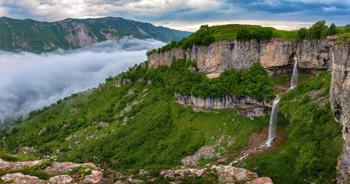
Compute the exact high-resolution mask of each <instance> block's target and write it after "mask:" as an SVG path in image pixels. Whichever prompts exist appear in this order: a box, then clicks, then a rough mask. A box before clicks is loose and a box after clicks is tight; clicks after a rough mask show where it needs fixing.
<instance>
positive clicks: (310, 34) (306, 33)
mask: <svg viewBox="0 0 350 184" xmlns="http://www.w3.org/2000/svg"><path fill="white" fill-rule="evenodd" d="M337 33H338V31H337V27H336V25H335V24H334V23H332V24H331V25H330V27H328V26H327V25H326V21H324V20H321V21H318V22H316V23H315V24H314V25H312V26H311V27H310V28H309V29H306V28H301V29H300V30H299V31H298V39H299V40H304V39H321V38H325V37H326V36H332V35H336V34H337Z"/></svg>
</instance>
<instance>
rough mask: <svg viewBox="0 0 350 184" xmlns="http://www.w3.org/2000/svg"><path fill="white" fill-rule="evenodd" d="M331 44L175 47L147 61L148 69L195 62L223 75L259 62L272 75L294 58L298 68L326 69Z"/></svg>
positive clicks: (280, 41)
mask: <svg viewBox="0 0 350 184" xmlns="http://www.w3.org/2000/svg"><path fill="white" fill-rule="evenodd" d="M330 42H331V41H330V40H328V39H321V40H304V41H300V42H297V41H291V40H283V39H279V38H273V39H271V40H270V41H256V40H250V41H237V40H232V41H217V42H213V43H211V44H210V45H208V46H193V47H192V48H188V49H181V48H174V49H171V50H169V51H165V52H163V53H153V54H151V55H150V56H149V57H148V61H149V66H150V67H158V66H161V65H170V64H171V63H172V62H173V61H175V60H177V59H185V58H187V59H191V60H194V61H196V63H197V68H198V70H199V71H201V72H205V73H207V74H211V73H222V72H223V71H225V70H227V69H232V68H234V69H242V68H249V67H251V66H252V65H253V64H254V63H257V62H260V63H261V65H262V66H263V67H264V68H266V69H267V70H268V71H270V72H271V73H270V74H275V73H284V72H287V71H289V70H291V69H292V64H293V63H294V56H297V58H298V65H299V67H300V68H303V69H307V70H319V69H329V68H330V67H331V54H330V53H331V49H330V48H331V45H330Z"/></svg>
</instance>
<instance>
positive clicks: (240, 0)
mask: <svg viewBox="0 0 350 184" xmlns="http://www.w3.org/2000/svg"><path fill="white" fill-rule="evenodd" d="M0 16H8V17H13V18H32V19H37V20H45V21H55V20H60V19H64V18H68V17H73V18H87V17H103V16H120V17H124V18H128V19H135V20H139V21H146V22H151V23H154V24H156V25H163V26H168V27H172V28H177V29H182V30H190V31H193V30H195V29H196V28H198V26H199V25H201V24H210V25H213V24H223V23H246V24H260V25H266V26H274V27H277V28H282V29H293V28H299V27H303V26H308V25H310V24H311V23H312V22H314V21H316V20H320V19H324V20H327V21H329V22H335V23H336V24H337V25H344V24H347V23H350V19H349V18H350V0H0Z"/></svg>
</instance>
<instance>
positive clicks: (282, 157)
mask: <svg viewBox="0 0 350 184" xmlns="http://www.w3.org/2000/svg"><path fill="white" fill-rule="evenodd" d="M330 80H331V76H330V74H329V73H328V72H321V73H318V74H317V75H316V76H314V77H312V78H310V79H309V80H307V81H306V82H305V83H303V84H301V85H299V86H298V87H297V88H296V89H294V90H290V91H289V92H287V93H285V94H283V95H282V96H281V97H282V98H281V102H280V113H281V115H282V116H285V117H287V118H288V119H289V122H288V125H287V126H286V131H287V133H288V135H287V139H286V140H285V142H284V143H282V144H281V145H279V146H278V147H277V148H274V149H272V150H270V151H268V152H266V153H263V154H260V155H257V156H255V157H252V158H250V159H248V160H247V161H246V162H244V163H243V164H241V166H244V167H247V168H250V169H253V170H257V171H259V173H261V174H263V175H267V176H270V177H272V179H273V181H274V182H275V183H281V184H290V183H300V184H301V183H316V184H318V183H319V184H330V183H335V178H336V169H335V168H336V162H337V157H338V156H339V155H340V154H341V148H342V140H341V127H340V125H339V124H338V123H336V122H335V120H334V117H333V114H332V112H331V109H330V104H329V100H328V99H329V98H328V93H329V87H330Z"/></svg>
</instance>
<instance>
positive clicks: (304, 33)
mask: <svg viewBox="0 0 350 184" xmlns="http://www.w3.org/2000/svg"><path fill="white" fill-rule="evenodd" d="M307 36H308V31H307V29H306V28H305V27H303V28H301V29H299V31H298V39H299V40H304V39H305V38H307Z"/></svg>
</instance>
